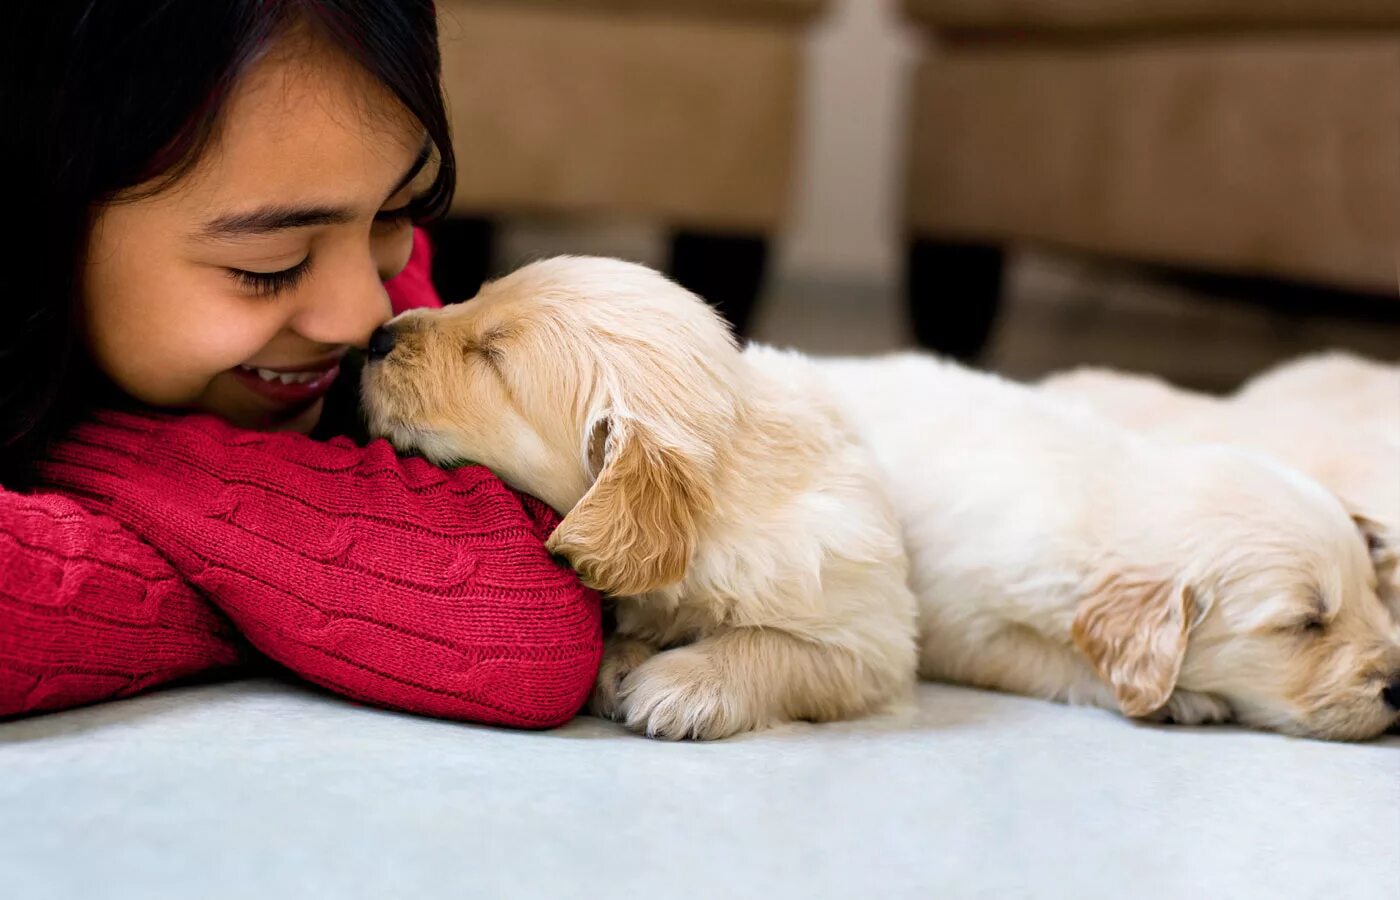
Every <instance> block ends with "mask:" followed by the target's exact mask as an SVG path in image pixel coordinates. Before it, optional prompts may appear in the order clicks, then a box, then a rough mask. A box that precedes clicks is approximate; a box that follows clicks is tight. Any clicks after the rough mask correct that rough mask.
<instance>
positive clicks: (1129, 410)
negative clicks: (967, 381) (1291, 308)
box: [1041, 354, 1400, 619]
mask: <svg viewBox="0 0 1400 900" xmlns="http://www.w3.org/2000/svg"><path fill="white" fill-rule="evenodd" d="M1386 369H1387V367H1385V366H1382V365H1380V364H1376V363H1368V362H1365V361H1363V360H1358V359H1355V358H1352V357H1345V356H1341V355H1340V354H1336V355H1333V354H1329V355H1326V356H1320V357H1308V358H1305V359H1304V360H1301V361H1300V362H1298V363H1292V364H1288V365H1285V366H1283V367H1281V368H1279V369H1275V370H1273V372H1271V373H1269V374H1266V375H1264V376H1260V378H1258V379H1256V380H1255V381H1253V382H1250V384H1251V385H1255V386H1257V389H1250V388H1249V387H1248V386H1247V387H1246V389H1244V390H1242V391H1241V392H1239V393H1237V394H1236V395H1234V396H1233V397H1229V398H1217V397H1213V396H1210V395H1207V394H1198V393H1194V392H1191V391H1186V390H1182V389H1180V388H1177V387H1174V386H1172V385H1170V384H1168V383H1167V382H1165V381H1162V380H1161V379H1158V378H1153V377H1150V376H1145V375H1131V374H1126V373H1119V372H1110V371H1106V370H1102V369H1077V370H1074V371H1071V372H1066V373H1063V374H1059V375H1054V376H1051V377H1050V378H1047V379H1046V380H1044V381H1043V382H1041V387H1042V389H1043V390H1044V391H1046V392H1048V393H1051V394H1054V395H1057V396H1060V397H1063V398H1066V399H1068V400H1072V401H1074V402H1078V403H1081V404H1084V405H1085V406H1086V407H1087V408H1089V409H1092V410H1093V411H1094V412H1096V413H1098V414H1099V415H1102V416H1105V417H1107V418H1109V419H1112V420H1113V421H1115V422H1119V423H1121V424H1123V425H1126V426H1128V427H1129V428H1132V429H1134V430H1137V431H1141V432H1142V433H1144V434H1150V435H1153V436H1154V437H1159V438H1167V439H1172V440H1177V441H1196V442H1211V443H1220V444H1230V445H1233V446H1238V447H1246V448H1250V449H1253V450H1257V451H1259V452H1262V453H1267V454H1268V455H1270V456H1273V457H1274V458H1276V459H1279V460H1281V461H1283V462H1285V463H1287V464H1288V465H1291V466H1293V467H1294V468H1296V469H1298V470H1299V471H1300V472H1303V473H1305V474H1307V475H1310V476H1312V477H1313V478H1314V479H1316V480H1317V481H1318V482H1320V483H1321V484H1322V485H1323V486H1324V487H1326V488H1328V489H1330V490H1331V491H1332V492H1333V493H1334V494H1336V495H1337V497H1338V499H1340V500H1341V501H1342V505H1343V506H1344V507H1346V509H1347V510H1348V511H1349V512H1351V514H1352V516H1353V518H1355V519H1356V521H1357V523H1358V525H1359V526H1360V527H1361V529H1362V531H1363V532H1364V534H1365V537H1366V539H1367V544H1368V548H1369V550H1370V553H1371V558H1372V562H1373V564H1374V565H1375V567H1376V571H1377V574H1378V576H1379V578H1380V594H1381V599H1382V600H1383V601H1385V603H1386V605H1387V606H1389V607H1390V609H1391V611H1392V613H1393V614H1394V615H1395V616H1396V617H1397V619H1400V370H1395V369H1390V371H1388V372H1387V371H1386ZM1387 394H1389V395H1390V396H1389V398H1388V397H1387ZM1392 401H1393V408H1392ZM1392 433H1393V434H1394V435H1395V437H1393V438H1392V437H1388V435H1390V434H1392Z"/></svg>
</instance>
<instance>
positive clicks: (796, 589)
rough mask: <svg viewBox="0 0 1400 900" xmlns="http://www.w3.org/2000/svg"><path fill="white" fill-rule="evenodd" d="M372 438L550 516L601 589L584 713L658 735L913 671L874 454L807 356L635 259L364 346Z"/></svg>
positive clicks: (446, 312)
mask: <svg viewBox="0 0 1400 900" xmlns="http://www.w3.org/2000/svg"><path fill="white" fill-rule="evenodd" d="M362 391H363V397H364V402H365V408H366V411H367V414H368V418H369V422H370V425H371V428H372V430H373V431H374V432H375V433H376V434H379V435H383V436H386V437H388V438H389V439H390V440H391V441H392V442H393V443H394V444H395V445H396V446H398V447H399V448H401V449H404V450H415V451H418V452H420V453H422V454H423V455H425V456H426V457H428V458H429V459H431V460H434V461H436V462H438V463H441V464H451V463H457V462H461V461H466V460H470V461H472V462H476V463H480V464H483V465H485V466H488V467H489V468H491V469H492V470H494V471H495V472H496V473H498V474H499V475H500V476H501V478H503V479H504V480H505V481H507V482H508V483H510V484H512V485H514V486H515V487H516V488H518V489H520V490H522V491H525V492H527V493H530V494H533V495H534V496H536V497H539V498H540V499H542V500H544V501H545V502H546V503H548V504H550V505H551V506H553V507H554V508H555V509H557V510H559V511H560V512H561V513H563V514H564V519H563V522H562V524H561V525H560V526H559V528H558V529H557V530H556V531H555V533H554V534H553V536H552V537H551V538H550V539H549V544H548V546H549V548H550V550H551V551H552V552H554V553H556V554H558V555H560V556H562V557H563V558H565V559H567V560H568V561H569V563H570V564H572V565H573V566H574V567H575V568H576V569H577V570H578V571H579V573H580V574H581V575H582V577H583V579H584V581H585V582H587V583H588V584H590V585H592V586H593V587H595V588H597V589H599V590H601V591H604V592H606V593H608V594H611V595H612V596H613V597H614V598H615V603H616V619H617V633H616V636H615V637H613V638H611V639H610V640H609V642H608V646H607V649H606V652H605V658H604V661H603V665H602V670H601V672H600V674H599V679H598V685H597V689H596V691H595V694H594V697H593V701H592V706H593V709H594V710H595V711H596V712H597V713H599V714H601V715H603V716H608V717H611V718H613V719H616V720H618V721H620V722H623V723H625V724H626V725H627V726H629V727H630V728H632V729H633V730H636V731H639V732H643V733H645V734H647V735H650V736H653V737H659V738H670V739H680V738H701V739H709V738H721V737H725V736H727V735H732V734H735V733H736V732H741V731H745V730H748V729H756V728H761V727H764V726H766V725H768V724H770V723H776V722H780V721H784V720H812V721H821V720H830V719H840V718H846V717H852V716H859V715H862V714H865V713H868V712H872V711H875V710H877V709H880V708H882V707H884V706H886V705H888V704H889V703H890V702H891V701H894V700H897V699H899V698H901V697H902V696H903V695H905V694H907V693H908V691H909V690H910V688H911V686H912V684H913V683H914V680H915V669H916V655H917V651H916V648H915V644H914V636H915V624H914V616H915V611H914V598H913V595H912V593H911V592H910V590H909V587H908V563H907V560H906V558H905V555H904V549H903V545H902V544H901V542H900V535H899V527H898V524H897V522H896V521H895V518H894V514H893V511H892V509H891V507H890V504H889V501H888V500H887V498H886V496H885V493H884V490H883V487H882V483H881V481H880V479H879V476H878V473H877V470H876V468H875V465H874V463H873V461H872V460H871V459H870V458H869V456H868V454H867V452H866V450H865V449H864V448H863V447H862V445H861V444H860V443H859V442H858V441H857V440H856V438H855V437H854V435H853V434H852V432H851V431H850V429H849V428H848V426H847V425H846V423H845V422H844V421H843V420H842V418H841V416H840V414H839V413H838V412H837V410H836V409H835V407H834V406H833V405H832V404H831V402H830V400H829V398H828V397H827V396H826V394H825V391H824V388H823V386H822V380H821V378H820V376H819V375H817V374H816V373H815V372H814V371H813V369H812V367H811V365H810V363H808V362H807V361H806V360H804V359H803V358H802V357H800V356H797V355H795V354H787V353H780V352H777V351H774V350H771V349H766V348H754V349H751V350H749V351H747V352H742V353H741V352H740V350H739V349H738V347H737V346H736V344H735V341H734V339H733V337H732V336H731V335H730V333H729V330H728V328H727V327H726V326H725V325H724V323H723V322H722V321H721V320H720V318H719V317H718V316H717V315H716V314H715V313H714V312H713V311H712V310H711V308H710V307H709V306H708V305H706V304H705V303H704V302H703V301H701V300H700V299H699V298H697V297H695V296H694V295H692V294H690V293H688V292H686V291H684V290H683V289H681V288H680V287H678V286H676V285H675V284H673V283H671V282H669V281H667V280H666V279H665V278H663V277H662V276H660V275H658V274H657V273H655V272H652V271H651V270H649V269H646V268H643V267H641V266H636V265H631V264H628V263H623V262H618V261H616V260H603V259H589V258H560V259H553V260H548V261H544V262H539V263H535V264H533V265H530V266H527V267H525V268H523V269H521V270H519V271H517V272H515V273H514V274H512V275H509V276H507V277H505V278H502V279H500V280H498V281H495V282H492V283H490V284H488V285H487V286H486V287H484V288H483V289H482V291H481V293H480V294H479V295H478V296H477V297H476V299H474V300H472V301H470V302H468V303H465V304H462V305H460V306H456V307H449V308H447V309H443V310H434V311H414V312H409V313H405V314H404V315H402V316H400V317H398V318H397V319H395V320H394V321H393V322H392V323H390V324H389V325H388V326H387V327H386V328H385V329H381V330H380V331H379V332H376V334H375V337H374V339H373V341H372V343H371V362H370V363H369V364H368V365H367V366H366V369H365V373H364V376H363V382H362Z"/></svg>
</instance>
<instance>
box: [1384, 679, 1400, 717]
mask: <svg viewBox="0 0 1400 900" xmlns="http://www.w3.org/2000/svg"><path fill="white" fill-rule="evenodd" d="M1381 698H1382V699H1383V700H1385V702H1386V705H1387V706H1389V707H1390V708H1391V709H1400V675H1397V676H1396V677H1395V678H1394V680H1392V681H1391V682H1390V684H1387V685H1386V686H1385V690H1383V691H1381Z"/></svg>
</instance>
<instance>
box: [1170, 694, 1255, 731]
mask: <svg viewBox="0 0 1400 900" xmlns="http://www.w3.org/2000/svg"><path fill="white" fill-rule="evenodd" d="M1234 717H1235V714H1234V711H1233V710H1231V709H1230V705H1229V704H1228V703H1226V702H1225V701H1224V700H1221V699H1220V698H1219V697H1216V696H1214V695H1213V694H1200V693H1197V692H1195V691H1173V692H1172V695H1171V697H1169V698H1168V699H1167V703H1166V705H1165V706H1163V707H1162V708H1161V709H1159V710H1157V712H1156V713H1154V714H1153V715H1152V717H1151V718H1152V720H1153V721H1156V722H1165V723H1170V724H1173V725H1213V724H1216V723H1219V722H1228V721H1230V720H1231V719H1233V718H1234Z"/></svg>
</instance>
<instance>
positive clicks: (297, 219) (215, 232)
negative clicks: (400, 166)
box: [199, 137, 433, 241]
mask: <svg viewBox="0 0 1400 900" xmlns="http://www.w3.org/2000/svg"><path fill="white" fill-rule="evenodd" d="M432 155H433V142H432V138H426V137H425V138H424V140H423V147H422V149H420V150H419V151H418V156H417V157H416V158H415V159H414V160H413V164H412V165H410V166H409V167H408V170H407V171H405V172H404V174H403V177H401V178H400V179H399V181H398V184H396V185H394V188H393V190H391V191H389V196H390V197H392V196H394V195H395V194H397V193H398V192H399V191H401V190H403V189H404V188H405V187H407V186H408V185H410V184H412V183H413V179H415V178H417V177H418V173H420V172H422V171H423V167H424V166H426V165H427V164H428V160H429V159H431V158H432ZM354 218H355V213H354V211H353V210H351V209H348V208H346V207H343V206H265V207H263V208H262V209H255V210H251V211H249V212H240V213H230V214H229V215H224V216H219V217H218V218H216V219H214V220H213V221H211V222H209V223H207V224H206V225H205V226H204V227H203V228H201V229H200V230H199V237H200V238H201V239H203V240H207V241H219V240H238V239H239V238H246V237H254V236H261V235H267V234H273V233H275V232H278V231H287V230H290V229H293V228H308V227H310V226H313V225H343V224H345V223H346V222H350V221H353V220H354Z"/></svg>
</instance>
